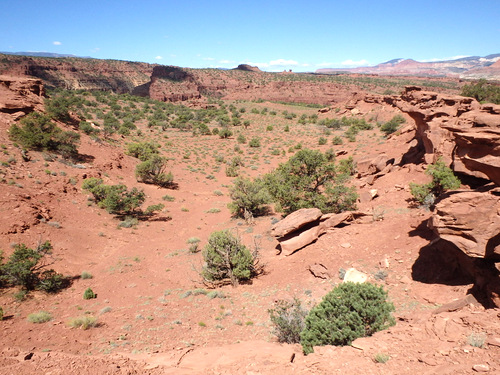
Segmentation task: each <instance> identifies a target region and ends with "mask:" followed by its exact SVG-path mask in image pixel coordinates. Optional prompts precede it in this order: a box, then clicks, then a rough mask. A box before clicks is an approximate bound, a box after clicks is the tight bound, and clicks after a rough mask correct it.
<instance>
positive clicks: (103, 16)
mask: <svg viewBox="0 0 500 375" xmlns="http://www.w3.org/2000/svg"><path fill="white" fill-rule="evenodd" d="M0 14H2V16H3V17H2V22H0V51H9V52H17V51H38V52H39V51H44V52H55V53H65V54H74V55H77V56H90V57H95V58H101V59H119V60H130V61H144V62H149V63H159V64H164V65H177V66H182V67H192V68H202V67H224V68H233V67H235V66H237V65H238V64H241V63H248V64H251V65H257V66H259V67H260V68H261V69H262V70H267V71H281V70H283V69H292V70H293V71H314V70H316V69H318V68H323V67H354V66H359V65H363V66H366V65H376V64H378V63H381V62H384V61H387V60H391V59H393V58H413V59H415V60H418V61H429V60H433V59H450V58H454V57H460V56H470V55H477V56H485V55H488V54H493V53H500V1H499V0H467V1H464V0H432V1H428V0H419V1H410V0H399V1H396V0H394V1H389V0H360V1H354V0H351V1H325V0H321V1H294V0H292V1H272V0H267V1H262V0H254V1H235V0H233V1H225V0H224V1H218V0H212V1H208V0H206V1H201V0H200V1H194V0H184V1H182V0H178V1H160V0H143V1H127V0H122V1H115V0H100V1H94V0H88V1H71V0H64V1H63V0H45V1H40V0H37V1H32V0H24V1H20V0H2V1H0Z"/></svg>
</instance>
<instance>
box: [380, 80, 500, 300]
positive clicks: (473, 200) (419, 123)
mask: <svg viewBox="0 0 500 375" xmlns="http://www.w3.org/2000/svg"><path fill="white" fill-rule="evenodd" d="M386 100H387V98H386ZM388 100H389V101H390V102H392V104H393V105H395V106H396V107H398V108H399V109H400V110H402V111H403V112H406V113H408V114H409V115H410V116H411V117H412V118H413V120H415V139H414V142H413V146H412V148H411V149H410V150H409V151H408V153H407V154H406V156H407V158H406V162H408V161H410V160H409V159H413V161H414V162H418V161H425V162H427V163H433V162H435V161H436V160H437V159H439V158H441V159H442V160H444V161H445V163H446V164H447V165H448V166H450V167H451V168H452V169H453V170H454V172H455V173H459V174H461V175H463V176H464V175H465V176H469V177H468V180H469V181H471V178H472V185H474V186H479V187H478V188H476V189H461V190H456V191H451V192H448V193H446V194H444V195H443V196H441V197H439V199H438V201H437V203H436V205H435V210H434V212H433V214H432V217H431V218H430V220H429V227H430V228H431V229H432V230H433V232H434V233H435V235H436V236H437V238H436V239H435V240H434V241H433V243H434V245H433V246H434V247H435V248H437V249H438V250H442V251H443V253H447V254H451V253H450V252H449V249H450V245H451V246H452V247H453V248H454V249H458V250H460V251H461V253H460V252H459V253H457V255H456V259H450V263H457V264H459V266H460V267H461V268H462V270H463V271H464V272H465V273H467V274H469V275H470V276H472V277H473V279H474V280H475V288H476V290H477V291H478V293H479V294H480V295H485V296H486V299H487V301H488V303H489V304H492V305H494V306H497V307H500V267H499V265H500V188H499V186H500V106H499V105H494V104H483V105H481V104H480V103H478V102H477V101H476V100H474V99H472V98H466V97H462V96H450V95H443V94H438V93H434V92H429V91H423V90H421V89H420V88H418V87H407V88H406V90H405V92H404V93H403V94H402V95H401V97H392V98H389V99H388ZM403 161H405V160H404V158H403ZM478 178H479V179H478ZM490 181H491V182H490ZM463 254H465V256H463Z"/></svg>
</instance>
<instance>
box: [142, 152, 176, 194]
mask: <svg viewBox="0 0 500 375" xmlns="http://www.w3.org/2000/svg"><path fill="white" fill-rule="evenodd" d="M166 165H167V159H166V158H164V157H162V156H159V155H153V156H152V157H151V158H150V159H147V160H146V161H143V162H142V163H139V164H137V166H136V167H135V176H136V178H137V181H142V182H145V183H149V184H153V185H158V186H161V187H167V186H170V185H172V183H173V181H174V176H173V175H172V173H171V172H169V173H166V172H165V167H166Z"/></svg>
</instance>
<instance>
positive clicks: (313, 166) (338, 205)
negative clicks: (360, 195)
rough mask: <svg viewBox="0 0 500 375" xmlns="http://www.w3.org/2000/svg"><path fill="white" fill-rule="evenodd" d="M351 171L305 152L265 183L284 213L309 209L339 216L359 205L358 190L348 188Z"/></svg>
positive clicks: (313, 151) (265, 179)
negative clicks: (338, 214) (347, 182)
mask: <svg viewBox="0 0 500 375" xmlns="http://www.w3.org/2000/svg"><path fill="white" fill-rule="evenodd" d="M348 169H349V168H347V167H343V168H340V167H339V166H337V165H336V164H335V161H334V160H330V159H329V157H328V156H327V155H325V154H323V153H321V152H320V151H316V150H309V149H304V150H300V151H298V152H297V153H296V154H295V155H293V156H292V157H291V158H290V159H289V160H288V161H287V162H286V163H283V164H280V166H279V167H278V168H277V169H276V170H274V171H273V172H271V173H268V174H267V175H265V176H264V181H265V184H266V187H267V189H268V191H269V193H270V195H271V197H272V199H273V201H274V202H276V203H278V205H279V207H278V208H281V209H282V210H283V211H284V213H285V214H289V213H291V212H293V211H296V210H298V209H300V208H310V207H317V208H319V209H320V210H321V211H323V212H324V213H328V212H336V213H338V212H342V211H345V210H349V209H353V208H354V207H355V204H356V199H357V195H356V193H355V189H354V188H353V187H347V186H345V182H346V180H347V178H348V176H349V174H350V173H349V172H348V171H347V170H348Z"/></svg>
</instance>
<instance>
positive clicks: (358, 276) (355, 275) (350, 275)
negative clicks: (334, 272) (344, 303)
mask: <svg viewBox="0 0 500 375" xmlns="http://www.w3.org/2000/svg"><path fill="white" fill-rule="evenodd" d="M366 280H368V276H367V275H366V274H365V273H363V272H361V271H358V270H357V269H355V268H349V269H348V270H347V271H346V272H345V275H344V282H349V281H350V282H353V283H364V282H366Z"/></svg>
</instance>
